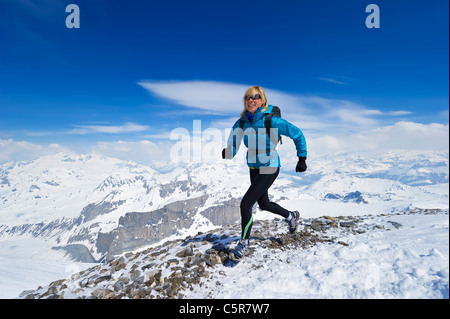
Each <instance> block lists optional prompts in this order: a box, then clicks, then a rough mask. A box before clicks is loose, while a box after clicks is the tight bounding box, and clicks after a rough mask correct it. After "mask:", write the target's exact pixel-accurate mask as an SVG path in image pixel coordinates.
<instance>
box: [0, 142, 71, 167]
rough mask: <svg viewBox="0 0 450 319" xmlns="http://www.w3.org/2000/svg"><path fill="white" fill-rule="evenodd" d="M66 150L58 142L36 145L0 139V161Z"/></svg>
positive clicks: (32, 157) (24, 159)
mask: <svg viewBox="0 0 450 319" xmlns="http://www.w3.org/2000/svg"><path fill="white" fill-rule="evenodd" d="M68 151H69V149H68V148H67V147H65V146H62V145H59V144H48V145H38V144H34V143H30V142H27V141H14V140H13V139H6V140H3V139H0V163H4V162H10V161H28V160H33V159H36V158H38V157H40V156H44V155H49V154H54V153H59V152H68Z"/></svg>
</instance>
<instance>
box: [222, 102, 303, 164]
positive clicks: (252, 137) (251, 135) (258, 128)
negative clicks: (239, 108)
mask: <svg viewBox="0 0 450 319" xmlns="http://www.w3.org/2000/svg"><path fill="white" fill-rule="evenodd" d="M272 108H273V106H272V105H269V107H268V109H267V110H266V111H265V112H262V108H258V110H256V112H255V114H254V118H253V120H252V122H250V120H249V119H248V118H247V117H246V116H245V115H244V116H243V117H241V118H240V119H238V120H237V121H236V123H234V125H233V129H232V131H231V133H230V136H229V138H228V142H227V149H228V152H227V153H228V156H226V157H227V158H233V157H234V156H235V155H236V153H237V152H238V150H239V147H240V145H241V141H242V139H244V144H245V146H246V147H247V149H248V151H247V165H248V166H249V167H250V168H260V167H280V166H281V164H280V157H279V156H278V152H277V150H276V149H275V147H276V145H275V144H274V143H272V141H271V140H270V138H269V136H268V135H267V133H266V128H265V126H264V118H265V116H266V115H267V114H269V113H270V112H271V111H272ZM241 119H242V120H244V127H243V128H242V130H241V129H240V127H239V123H240V121H241ZM272 133H273V134H281V135H285V136H288V137H290V138H291V139H292V140H293V141H294V144H295V147H296V149H297V156H298V157H306V154H307V151H306V140H305V137H304V136H303V133H302V131H301V130H300V129H299V128H298V127H296V126H295V125H293V124H291V123H289V122H288V121H286V120H285V119H283V118H281V117H276V116H273V117H272ZM275 136H277V135H275ZM274 140H277V139H276V138H275V139H274ZM268 150H269V152H268V153H267V151H268Z"/></svg>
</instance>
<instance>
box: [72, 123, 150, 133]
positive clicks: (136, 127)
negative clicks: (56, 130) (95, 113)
mask: <svg viewBox="0 0 450 319" xmlns="http://www.w3.org/2000/svg"><path fill="white" fill-rule="evenodd" d="M73 126H74V127H76V128H75V129H73V130H70V131H68V134H78V135H84V134H95V133H105V134H121V133H135V132H144V131H147V130H148V129H149V128H150V127H149V126H147V125H140V124H136V123H125V124H123V125H73Z"/></svg>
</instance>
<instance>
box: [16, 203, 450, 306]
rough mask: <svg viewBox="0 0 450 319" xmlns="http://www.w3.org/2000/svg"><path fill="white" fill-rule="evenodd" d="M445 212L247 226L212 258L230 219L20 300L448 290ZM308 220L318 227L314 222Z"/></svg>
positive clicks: (442, 293) (436, 295) (232, 229)
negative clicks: (230, 264) (242, 253)
mask: <svg viewBox="0 0 450 319" xmlns="http://www.w3.org/2000/svg"><path fill="white" fill-rule="evenodd" d="M448 221H449V219H448V210H447V211H439V210H415V211H411V212H403V213H396V214H389V215H383V216H357V217H352V218H348V217H335V218H334V217H331V216H326V217H320V218H314V219H303V220H302V222H301V225H300V227H299V229H298V233H297V234H296V235H286V224H285V223H284V222H283V221H281V220H271V221H269V222H267V221H266V222H264V221H261V220H258V221H257V222H255V225H254V231H253V233H254V236H253V237H252V239H251V249H250V250H251V253H250V255H249V256H247V257H245V258H244V259H243V261H241V262H240V263H239V264H238V265H237V266H236V267H234V268H226V267H224V266H223V265H222V264H221V257H220V256H221V254H222V251H223V249H224V246H229V247H233V246H234V245H235V243H234V241H235V240H237V238H238V236H237V234H238V232H239V230H238V229H239V227H237V226H235V225H232V226H229V227H226V228H224V229H216V230H212V231H210V232H208V233H206V234H205V233H204V234H197V235H196V236H190V237H188V238H185V239H184V240H178V241H171V242H168V243H166V244H165V245H162V246H157V247H154V248H150V249H146V250H143V251H140V252H137V253H129V254H125V255H124V256H121V257H120V258H117V259H115V260H112V261H111V262H109V263H107V264H103V265H98V266H95V267H92V268H90V269H88V270H86V271H82V272H79V273H77V272H75V273H72V274H70V275H67V276H66V277H63V278H60V280H57V281H54V282H53V283H50V284H46V285H43V286H41V287H38V289H36V290H29V291H26V292H24V293H22V294H21V298H134V299H135V298H202V299H207V298H231V299H240V298H246V299H248V298H260V299H265V298H272V299H277V298H282V299H286V298H358V299H359V298H426V299H430V298H433V299H441V298H449V245H448V244H449V241H448V230H449V223H448ZM313 224H320V225H322V226H321V228H320V229H317V227H315V226H313Z"/></svg>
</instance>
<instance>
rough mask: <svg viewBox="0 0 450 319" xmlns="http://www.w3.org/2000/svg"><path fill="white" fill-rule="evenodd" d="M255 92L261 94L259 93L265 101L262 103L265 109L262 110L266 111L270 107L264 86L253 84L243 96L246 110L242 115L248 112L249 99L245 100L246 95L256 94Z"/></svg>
mask: <svg viewBox="0 0 450 319" xmlns="http://www.w3.org/2000/svg"><path fill="white" fill-rule="evenodd" d="M255 94H259V95H260V96H261V99H262V101H263V103H262V105H261V107H262V109H263V110H262V111H263V112H264V111H266V110H267V109H268V108H269V105H268V104H267V97H266V93H264V90H263V88H262V87H260V86H259V85H253V86H251V87H250V88H249V89H248V90H247V91H246V92H245V94H244V97H243V101H244V110H243V111H242V112H241V115H240V117H243V116H244V114H245V112H247V106H246V104H245V102H247V101H246V100H245V97H246V96H247V95H255Z"/></svg>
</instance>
